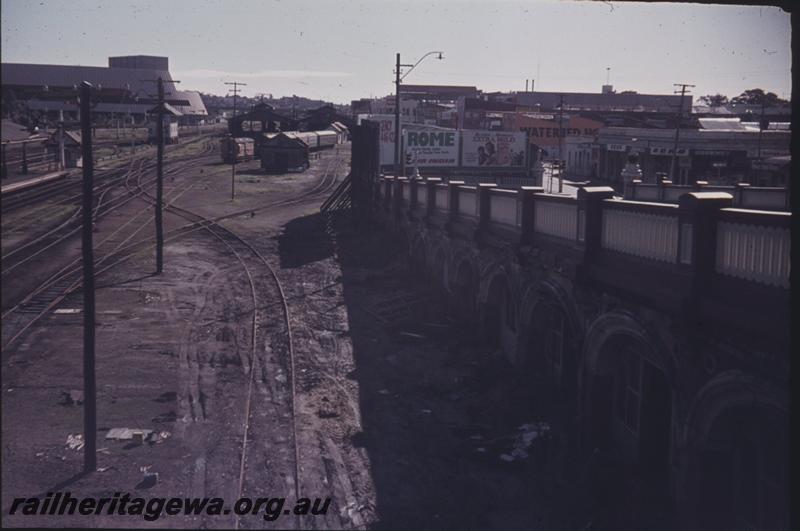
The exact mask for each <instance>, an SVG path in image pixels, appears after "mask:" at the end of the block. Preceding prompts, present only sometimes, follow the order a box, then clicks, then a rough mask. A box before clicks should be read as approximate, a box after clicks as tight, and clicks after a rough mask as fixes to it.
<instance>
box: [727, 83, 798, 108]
mask: <svg viewBox="0 0 800 531" xmlns="http://www.w3.org/2000/svg"><path fill="white" fill-rule="evenodd" d="M762 102H763V103H764V106H765V107H779V106H783V105H788V104H789V102H788V101H786V100H784V99H781V98H779V97H778V95H777V94H775V93H774V92H766V93H765V92H764V90H763V89H760V88H755V89H750V90H745V91H744V92H742V93H741V94H740V95H738V96H736V97H735V98H733V99H731V103H745V104H748V105H761V103H762Z"/></svg>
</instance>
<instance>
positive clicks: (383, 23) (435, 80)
mask: <svg viewBox="0 0 800 531" xmlns="http://www.w3.org/2000/svg"><path fill="white" fill-rule="evenodd" d="M0 12H1V13H0V14H1V15H2V52H1V54H2V61H3V62H16V63H42V64H76V65H86V66H106V65H107V64H108V59H107V58H108V57H109V56H116V55H138V54H143V55H162V56H168V57H169V64H170V72H171V73H172V76H173V77H174V78H175V79H179V80H181V89H183V90H199V91H202V92H207V93H212V94H219V95H223V94H225V93H226V92H227V90H228V88H229V87H228V86H226V85H224V84H223V83H224V82H225V81H241V82H244V83H247V86H245V87H242V94H243V95H245V96H255V95H256V94H259V93H267V94H273V95H274V96H275V97H280V96H291V95H295V94H296V95H298V96H305V97H308V98H313V99H324V100H326V101H332V102H336V103H349V102H350V100H352V99H358V98H363V97H371V96H372V97H378V96H384V95H388V94H391V93H393V92H394V85H393V83H394V73H393V72H394V63H395V54H396V53H397V52H400V53H401V61H402V63H408V64H413V63H416V62H417V60H418V59H419V58H420V57H421V56H423V55H424V54H425V53H427V52H428V51H434V50H435V51H443V52H444V59H443V60H441V61H439V60H438V59H437V58H436V56H429V57H428V58H426V59H425V60H424V61H423V62H422V63H420V64H419V66H418V67H417V68H416V69H414V71H413V72H411V73H410V74H409V75H408V77H406V78H405V82H406V83H414V84H417V83H425V84H453V85H473V86H477V87H478V88H479V89H482V90H484V91H510V90H520V91H521V90H524V89H525V82H526V79H532V78H533V79H535V81H534V87H535V89H536V90H542V91H564V92H600V90H601V86H602V85H603V84H605V83H606V79H607V76H608V78H609V79H610V83H611V84H612V85H613V86H614V89H615V90H617V91H622V90H635V91H638V92H640V93H651V94H671V93H672V92H673V90H674V89H675V87H673V83H690V84H694V85H696V86H695V87H694V88H693V89H691V90H692V94H693V95H695V97H699V96H702V95H705V94H716V93H721V94H725V95H727V96H729V97H732V96H736V95H738V94H740V93H742V92H743V91H744V90H746V89H751V88H756V87H758V88H762V89H764V90H767V91H772V92H775V93H776V94H778V96H782V97H785V98H787V99H788V98H790V97H791V87H792V84H791V61H792V58H791V24H790V16H789V14H788V13H786V12H784V11H783V10H781V9H780V8H777V7H767V6H736V5H711V4H681V3H646V2H645V3H638V2H594V1H556V0H528V1H510V0H494V1H489V0H483V1H480V2H475V1H472V2H466V1H459V0H423V1H420V0H403V1H394V0H373V1H367V2H360V1H350V0H331V1H323V0H316V1H305V0H261V1H255V0H253V1H250V0H237V1H222V0H216V1H214V0H209V1H203V0H171V1H136V2H131V1H120V0H114V1H105V2H98V1H97V0H95V1H88V0H67V1H62V0H41V1H40V0H3V1H2V3H1V4H0ZM607 69H610V70H607Z"/></svg>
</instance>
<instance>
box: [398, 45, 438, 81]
mask: <svg viewBox="0 0 800 531" xmlns="http://www.w3.org/2000/svg"><path fill="white" fill-rule="evenodd" d="M435 53H438V54H439V59H444V57H442V54H443V53H444V52H437V51H434V52H428V53H426V54H425V55H423V56H422V57H420V58H419V61H417V62H416V63H414V64H413V65H412V66H411V68H409V69H408V71H407V72H406V73H405V74H403V75H402V77H401V78H400V81H403V80H404V79H405V78H406V76H407V75H408V74H410V73H411V71H412V70H414V69H415V68H416V67H417V65H418V64H420V63H421V62H422V60H423V59H425V58H426V57H428V56H429V55H433V54H435ZM400 66H408V65H400Z"/></svg>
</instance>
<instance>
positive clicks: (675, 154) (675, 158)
mask: <svg viewBox="0 0 800 531" xmlns="http://www.w3.org/2000/svg"><path fill="white" fill-rule="evenodd" d="M673 85H674V86H676V87H681V90H680V94H681V100H680V103H679V104H678V118H677V120H678V121H677V123H676V124H675V143H674V144H673V146H672V161H671V162H670V165H669V176H670V179H672V182H674V183H677V184H683V183H680V182H679V179H676V178H675V177H676V176H675V172H676V171H677V169H678V138H679V137H680V133H681V117H682V116H681V115H682V114H683V96H684V95H685V94H686V87H694V85H689V84H688V83H673ZM674 93H675V94H677V93H678V91H677V90H676V91H675V92H674Z"/></svg>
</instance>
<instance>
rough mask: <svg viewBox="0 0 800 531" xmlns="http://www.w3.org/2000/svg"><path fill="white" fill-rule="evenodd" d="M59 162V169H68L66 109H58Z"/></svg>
mask: <svg viewBox="0 0 800 531" xmlns="http://www.w3.org/2000/svg"><path fill="white" fill-rule="evenodd" d="M58 164H59V169H60V170H61V171H64V170H65V169H67V165H66V159H65V157H64V111H58Z"/></svg>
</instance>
